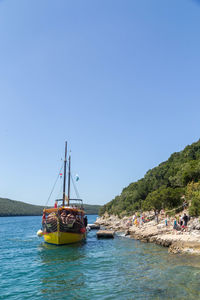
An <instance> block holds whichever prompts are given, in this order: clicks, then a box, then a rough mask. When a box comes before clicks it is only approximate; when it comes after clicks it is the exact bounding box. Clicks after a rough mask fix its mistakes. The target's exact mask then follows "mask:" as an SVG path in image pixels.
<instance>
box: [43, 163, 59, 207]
mask: <svg viewBox="0 0 200 300" xmlns="http://www.w3.org/2000/svg"><path fill="white" fill-rule="evenodd" d="M62 169H63V166H62V167H61V168H60V171H59V173H58V175H57V177H56V181H55V183H54V185H53V188H52V190H51V192H50V195H49V197H48V199H47V202H46V203H45V207H46V206H47V204H48V202H49V199H50V197H51V195H52V193H53V191H54V188H55V186H56V183H57V181H58V178H59V176H60V172H61V171H62Z"/></svg>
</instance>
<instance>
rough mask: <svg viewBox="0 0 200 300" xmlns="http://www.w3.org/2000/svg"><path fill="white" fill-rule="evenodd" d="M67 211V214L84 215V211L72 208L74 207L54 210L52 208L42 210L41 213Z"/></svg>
mask: <svg viewBox="0 0 200 300" xmlns="http://www.w3.org/2000/svg"><path fill="white" fill-rule="evenodd" d="M63 209H64V210H67V211H69V212H74V213H81V214H82V215H84V211H83V210H81V209H78V208H74V207H65V206H63V207H62V206H61V207H58V208H55V207H52V208H44V209H43V212H44V213H48V214H50V213H52V212H57V211H58V210H60V211H61V210H63Z"/></svg>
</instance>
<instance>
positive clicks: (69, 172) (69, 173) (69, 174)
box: [67, 155, 71, 205]
mask: <svg viewBox="0 0 200 300" xmlns="http://www.w3.org/2000/svg"><path fill="white" fill-rule="evenodd" d="M70 176H71V155H70V156H69V171H68V200H67V201H68V205H69V200H70Z"/></svg>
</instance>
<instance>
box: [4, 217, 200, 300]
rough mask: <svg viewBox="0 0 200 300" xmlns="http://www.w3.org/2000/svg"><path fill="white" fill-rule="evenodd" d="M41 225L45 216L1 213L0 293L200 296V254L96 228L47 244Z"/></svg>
mask: <svg viewBox="0 0 200 300" xmlns="http://www.w3.org/2000/svg"><path fill="white" fill-rule="evenodd" d="M88 218H89V223H92V222H93V221H94V220H95V219H96V216H88ZM40 227H41V217H2V218H0V240H1V243H0V266H1V271H0V299H81V300H82V299H92V300H93V299H120V300H121V299H200V285H199V283H200V257H198V256H194V257H192V256H188V255H172V254H168V253H167V248H162V247H160V246H157V245H153V244H146V243H141V242H139V241H135V240H132V239H129V238H125V237H116V238H115V239H113V240H98V239H96V231H90V232H89V234H88V238H87V242H86V243H83V244H75V245H67V246H54V245H48V244H44V243H43V241H42V239H41V238H38V237H37V236H36V232H37V230H38V229H39V228H40Z"/></svg>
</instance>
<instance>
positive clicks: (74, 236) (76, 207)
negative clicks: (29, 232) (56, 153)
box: [37, 142, 87, 245]
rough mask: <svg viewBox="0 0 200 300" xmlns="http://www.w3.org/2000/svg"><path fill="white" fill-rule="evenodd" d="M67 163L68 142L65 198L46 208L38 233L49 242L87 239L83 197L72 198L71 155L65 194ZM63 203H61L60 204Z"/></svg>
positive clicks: (68, 242)
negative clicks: (66, 187)
mask: <svg viewBox="0 0 200 300" xmlns="http://www.w3.org/2000/svg"><path fill="white" fill-rule="evenodd" d="M66 165H67V142H66V143H65V159H64V177H63V198H62V199H57V200H56V202H55V206H54V207H52V208H45V209H44V210H43V216H42V229H41V230H38V232H37V235H38V236H40V237H41V236H43V237H44V241H45V242H46V243H49V244H55V245H66V244H72V243H77V242H81V241H83V240H85V239H86V227H87V217H86V216H85V213H84V208H83V201H82V199H70V181H71V156H69V160H68V195H66V194H65V186H66ZM60 203H61V204H60Z"/></svg>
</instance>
